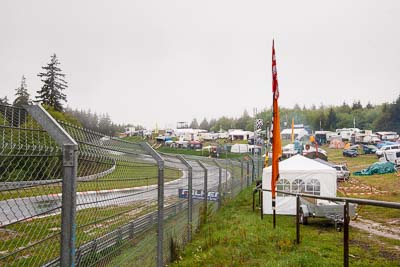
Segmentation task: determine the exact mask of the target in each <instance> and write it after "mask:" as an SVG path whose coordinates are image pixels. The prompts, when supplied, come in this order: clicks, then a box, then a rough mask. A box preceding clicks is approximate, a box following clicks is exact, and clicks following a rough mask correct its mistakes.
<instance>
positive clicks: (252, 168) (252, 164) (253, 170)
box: [249, 156, 256, 183]
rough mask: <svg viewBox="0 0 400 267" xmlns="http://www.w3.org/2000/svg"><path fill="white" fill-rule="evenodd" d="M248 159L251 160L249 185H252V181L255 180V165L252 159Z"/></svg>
mask: <svg viewBox="0 0 400 267" xmlns="http://www.w3.org/2000/svg"><path fill="white" fill-rule="evenodd" d="M249 157H250V159H251V183H253V182H254V180H255V177H254V175H255V170H256V167H255V165H254V158H253V157H252V156H249Z"/></svg>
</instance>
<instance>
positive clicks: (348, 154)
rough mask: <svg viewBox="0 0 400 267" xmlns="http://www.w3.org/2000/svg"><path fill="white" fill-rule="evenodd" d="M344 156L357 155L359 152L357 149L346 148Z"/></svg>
mask: <svg viewBox="0 0 400 267" xmlns="http://www.w3.org/2000/svg"><path fill="white" fill-rule="evenodd" d="M343 156H344V157H357V156H358V152H357V150H352V149H345V150H343Z"/></svg>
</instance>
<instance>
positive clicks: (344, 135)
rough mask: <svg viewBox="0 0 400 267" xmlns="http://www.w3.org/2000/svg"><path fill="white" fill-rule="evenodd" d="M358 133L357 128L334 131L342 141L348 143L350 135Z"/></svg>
mask: <svg viewBox="0 0 400 267" xmlns="http://www.w3.org/2000/svg"><path fill="white" fill-rule="evenodd" d="M358 132H360V129H358V128H342V129H336V133H337V135H340V136H341V137H342V140H346V141H350V139H351V135H352V134H356V133H358Z"/></svg>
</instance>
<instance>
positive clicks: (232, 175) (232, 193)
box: [229, 160, 235, 199]
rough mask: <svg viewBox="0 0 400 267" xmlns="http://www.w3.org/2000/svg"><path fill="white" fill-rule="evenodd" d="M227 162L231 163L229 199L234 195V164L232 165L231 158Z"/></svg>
mask: <svg viewBox="0 0 400 267" xmlns="http://www.w3.org/2000/svg"><path fill="white" fill-rule="evenodd" d="M229 164H230V165H231V199H233V198H234V197H235V194H234V192H235V191H234V190H235V185H234V183H233V182H234V180H233V179H234V178H235V170H234V166H233V162H232V160H229Z"/></svg>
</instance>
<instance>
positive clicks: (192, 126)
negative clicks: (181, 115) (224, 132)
mask: <svg viewBox="0 0 400 267" xmlns="http://www.w3.org/2000/svg"><path fill="white" fill-rule="evenodd" d="M190 128H192V129H198V128H199V123H198V122H197V119H196V118H194V119H193V120H192V122H191V123H190Z"/></svg>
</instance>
